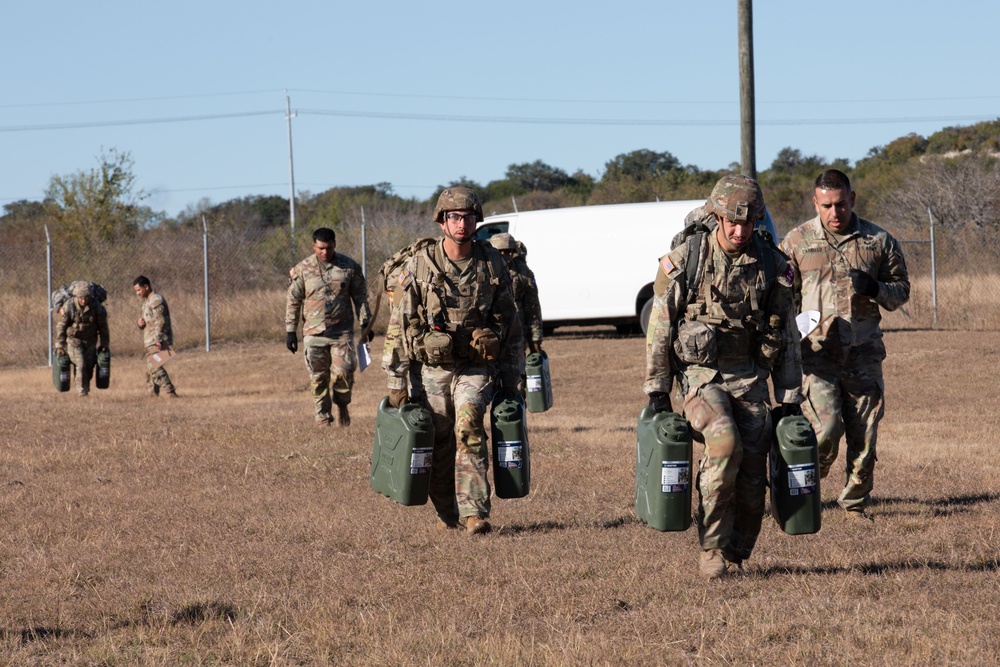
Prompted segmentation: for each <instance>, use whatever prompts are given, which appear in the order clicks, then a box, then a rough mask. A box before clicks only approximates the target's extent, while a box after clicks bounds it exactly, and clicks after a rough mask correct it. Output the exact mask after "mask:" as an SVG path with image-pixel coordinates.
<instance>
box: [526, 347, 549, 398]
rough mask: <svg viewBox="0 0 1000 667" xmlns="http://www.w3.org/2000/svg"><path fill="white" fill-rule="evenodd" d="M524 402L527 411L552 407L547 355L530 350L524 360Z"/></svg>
mask: <svg viewBox="0 0 1000 667" xmlns="http://www.w3.org/2000/svg"><path fill="white" fill-rule="evenodd" d="M524 374H525V385H526V386H525V403H526V404H527V407H528V412H545V411H546V410H548V409H549V408H551V407H552V376H551V375H550V374H549V355H548V354H547V353H545V352H532V353H531V354H529V355H528V358H527V359H525V360H524Z"/></svg>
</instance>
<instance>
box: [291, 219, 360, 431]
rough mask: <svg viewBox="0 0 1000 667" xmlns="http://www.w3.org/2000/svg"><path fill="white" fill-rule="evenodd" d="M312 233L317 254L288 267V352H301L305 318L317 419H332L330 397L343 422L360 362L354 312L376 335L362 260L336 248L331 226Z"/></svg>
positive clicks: (321, 422) (347, 416) (347, 422)
mask: <svg viewBox="0 0 1000 667" xmlns="http://www.w3.org/2000/svg"><path fill="white" fill-rule="evenodd" d="M312 238H313V244H312V247H313V254H312V255H311V256H309V257H307V258H306V259H304V260H302V261H301V262H299V263H298V264H296V265H295V267H294V268H292V270H291V271H289V279H288V298H287V301H286V306H285V332H286V337H285V346H286V347H287V348H288V351H289V352H292V353H295V352H298V349H299V341H298V337H297V336H296V329H297V327H298V325H299V321H300V320H301V321H302V322H303V324H302V345H303V347H304V348H305V355H304V356H305V362H306V369H307V370H308V371H309V388H310V390H311V391H312V395H313V398H314V399H315V400H316V423H317V424H319V425H320V426H326V425H328V424H330V422H331V421H332V417H331V408H332V405H331V403H332V404H336V406H337V411H338V415H337V417H338V421H339V422H340V425H341V426H348V425H350V423H351V415H350V412H349V411H348V409H347V406H348V404H349V403H350V402H351V388H352V387H353V386H354V369H356V368H357V367H358V357H357V352H356V351H355V349H354V315H355V312H357V317H358V319H359V320H360V321H361V329H362V331H363V332H366V333H367V335H368V340H369V341H371V339H372V337H373V335H374V334H373V333H372V332H371V330H370V329H369V328H368V324H369V320H370V319H371V310H370V309H369V308H368V294H367V291H368V290H367V285H366V284H365V276H364V272H363V271H362V269H361V266H360V265H358V263H357V262H355V261H354V260H353V259H351V258H350V257H348V256H347V255H344V254H337V253H336V252H335V250H336V247H337V237H336V234H334V232H333V230H332V229H328V228H326V227H321V228H319V229H317V230H316V231H315V232H313V235H312ZM331 388H332V392H331ZM331 394H332V395H331Z"/></svg>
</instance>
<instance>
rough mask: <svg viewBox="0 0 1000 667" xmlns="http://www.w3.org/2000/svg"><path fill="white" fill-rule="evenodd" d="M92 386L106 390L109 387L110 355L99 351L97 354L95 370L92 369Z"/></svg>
mask: <svg viewBox="0 0 1000 667" xmlns="http://www.w3.org/2000/svg"><path fill="white" fill-rule="evenodd" d="M94 385H95V386H96V387H97V388H98V389H107V388H108V387H109V386H110V385H111V353H110V352H108V351H107V350H101V351H100V352H98V353H97V368H95V369H94Z"/></svg>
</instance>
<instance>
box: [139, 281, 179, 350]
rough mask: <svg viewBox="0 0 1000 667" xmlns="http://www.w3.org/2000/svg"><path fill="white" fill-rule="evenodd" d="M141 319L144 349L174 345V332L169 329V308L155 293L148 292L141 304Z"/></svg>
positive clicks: (164, 300)
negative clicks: (157, 345)
mask: <svg viewBox="0 0 1000 667" xmlns="http://www.w3.org/2000/svg"><path fill="white" fill-rule="evenodd" d="M142 319H143V320H144V321H145V322H146V326H145V327H144V328H143V330H142V342H143V343H144V344H145V346H146V347H153V346H155V345H156V344H157V343H159V344H160V345H161V346H163V347H170V346H171V345H173V344H174V332H173V330H172V329H171V327H170V308H168V307H167V300H166V299H164V298H163V297H162V296H160V295H159V294H157V293H156V292H150V293H149V296H147V297H146V300H145V301H143V302H142Z"/></svg>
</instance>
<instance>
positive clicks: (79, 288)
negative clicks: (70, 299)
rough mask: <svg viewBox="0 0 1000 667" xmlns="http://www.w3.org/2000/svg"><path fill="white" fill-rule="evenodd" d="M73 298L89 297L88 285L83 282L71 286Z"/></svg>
mask: <svg viewBox="0 0 1000 667" xmlns="http://www.w3.org/2000/svg"><path fill="white" fill-rule="evenodd" d="M73 296H75V297H81V296H90V285H88V284H87V283H85V282H78V283H76V284H75V285H73Z"/></svg>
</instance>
